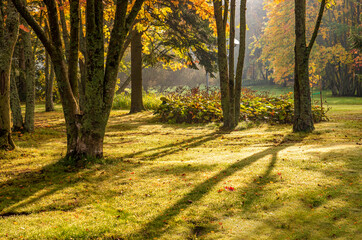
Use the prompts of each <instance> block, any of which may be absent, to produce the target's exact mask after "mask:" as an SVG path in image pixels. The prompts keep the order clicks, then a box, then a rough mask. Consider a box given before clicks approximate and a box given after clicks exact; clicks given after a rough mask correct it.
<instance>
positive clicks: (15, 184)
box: [0, 159, 138, 217]
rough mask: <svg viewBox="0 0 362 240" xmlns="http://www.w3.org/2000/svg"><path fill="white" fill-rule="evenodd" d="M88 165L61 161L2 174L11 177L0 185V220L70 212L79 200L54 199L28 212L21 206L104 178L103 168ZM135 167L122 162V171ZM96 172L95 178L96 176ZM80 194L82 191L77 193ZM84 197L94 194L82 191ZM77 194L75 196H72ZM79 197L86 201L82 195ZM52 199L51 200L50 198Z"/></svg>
mask: <svg viewBox="0 0 362 240" xmlns="http://www.w3.org/2000/svg"><path fill="white" fill-rule="evenodd" d="M93 164H94V163H89V164H88V165H87V166H86V167H74V166H69V165H66V163H65V162H64V160H63V159H61V160H59V161H57V162H54V163H50V164H48V165H46V166H44V167H42V168H39V169H32V170H30V169H27V170H24V171H22V172H19V173H11V172H7V173H6V175H9V174H10V175H14V176H10V177H8V178H9V179H8V180H7V181H4V182H1V183H0V217H11V216H18V215H30V214H32V213H39V212H48V211H64V212H66V211H72V210H74V209H75V208H77V207H80V206H81V205H82V201H78V200H80V199H76V198H67V199H55V201H53V202H49V203H47V204H45V205H42V206H41V207H40V208H38V207H35V208H33V207H32V210H29V211H24V210H22V209H23V208H24V207H25V208H26V207H28V206H31V205H32V204H34V203H36V202H38V201H41V200H44V199H47V198H48V197H50V196H52V195H54V194H56V193H57V192H59V191H62V190H64V189H68V188H72V187H75V186H76V185H77V184H79V183H82V182H83V181H84V178H87V179H88V180H89V179H90V180H91V181H98V180H102V178H103V177H104V176H103V175H102V172H104V170H103V168H104V167H105V166H106V165H97V167H95V166H93ZM137 167H138V166H135V165H133V164H129V163H126V162H125V163H122V168H123V169H124V170H125V171H130V170H134V169H135V168H137ZM97 172H98V173H101V174H98V175H99V176H96V175H97ZM89 176H96V177H89ZM81 191H82V193H83V190H81ZM84 193H85V194H86V195H90V194H96V193H95V192H88V190H84ZM76 195H78V194H76ZM83 195H84V194H80V195H79V196H80V197H82V198H84V200H85V201H87V200H86V198H87V197H86V196H83ZM53 200H54V199H53Z"/></svg>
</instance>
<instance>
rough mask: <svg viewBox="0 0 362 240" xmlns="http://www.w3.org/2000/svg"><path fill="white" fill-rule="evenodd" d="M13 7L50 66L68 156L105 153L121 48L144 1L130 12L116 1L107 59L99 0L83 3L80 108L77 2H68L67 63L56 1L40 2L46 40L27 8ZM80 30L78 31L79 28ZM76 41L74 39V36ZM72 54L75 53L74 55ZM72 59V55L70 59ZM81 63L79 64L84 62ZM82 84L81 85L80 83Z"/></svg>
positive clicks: (18, 4) (138, 0)
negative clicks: (44, 10)
mask: <svg viewBox="0 0 362 240" xmlns="http://www.w3.org/2000/svg"><path fill="white" fill-rule="evenodd" d="M12 2H13V3H14V4H15V5H16V8H17V10H18V11H19V12H20V13H21V15H22V16H23V17H24V18H25V19H26V21H27V22H28V24H29V25H31V27H32V28H33V30H34V32H35V33H36V34H37V36H38V37H39V39H40V40H41V41H42V43H43V45H44V46H45V48H46V50H47V52H48V53H49V55H50V57H51V59H52V62H53V64H54V72H55V76H56V80H57V83H58V88H59V93H60V95H61V100H62V106H63V112H64V117H65V122H66V129H67V157H72V158H74V159H75V160H79V159H82V158H84V157H85V156H87V157H88V156H90V157H96V158H99V157H102V156H103V139H104V133H105V128H106V125H107V121H108V118H109V115H110V111H111V107H112V103H113V97H114V91H115V86H116V81H117V73H118V66H119V62H120V60H121V57H122V55H121V50H122V47H123V44H124V41H125V38H126V36H127V35H128V32H129V28H130V27H131V26H132V23H133V21H134V19H135V18H136V16H137V14H138V12H139V10H140V9H141V7H142V4H143V2H144V1H143V0H136V1H135V2H134V4H133V5H132V8H131V10H130V11H127V10H128V9H129V8H128V5H129V2H128V1H123V0H117V1H116V4H117V7H116V11H115V19H114V24H113V29H112V31H111V35H110V40H109V46H108V53H107V60H106V63H105V54H104V39H103V38H104V35H103V34H104V32H103V19H104V18H103V4H104V3H103V1H102V0H87V2H86V50H85V51H86V56H85V59H86V62H85V67H84V68H82V70H86V77H85V78H84V79H82V81H83V80H85V82H84V83H82V84H84V89H82V90H81V91H84V107H83V109H82V111H80V108H79V104H78V101H77V91H76V86H75V84H76V83H77V82H78V79H77V74H75V73H77V71H78V70H77V66H78V54H76V53H77V52H79V50H78V48H79V45H78V43H77V42H78V40H79V35H78V34H79V32H77V31H79V29H80V28H79V12H80V9H79V0H70V1H69V3H70V14H69V16H70V18H71V19H70V22H71V27H70V28H71V30H70V32H71V34H70V44H69V61H68V62H66V60H65V56H64V55H65V54H64V52H63V49H64V47H63V43H62V38H61V31H60V28H59V18H58V16H57V15H58V9H57V4H56V1H55V0H47V1H44V3H45V5H46V7H47V12H48V22H49V29H50V35H51V38H48V37H47V35H46V34H45V32H44V31H43V29H42V28H41V26H40V25H39V24H38V23H37V22H36V21H35V19H34V18H33V17H32V16H31V14H30V13H29V12H28V10H27V9H26V7H25V6H24V5H23V4H22V3H21V0H12ZM77 29H78V30H77ZM77 39H78V40H77ZM72 56H73V57H72ZM72 58H73V59H72ZM82 67H83V66H82ZM82 87H83V86H82Z"/></svg>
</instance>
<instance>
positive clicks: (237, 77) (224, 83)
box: [213, 0, 246, 130]
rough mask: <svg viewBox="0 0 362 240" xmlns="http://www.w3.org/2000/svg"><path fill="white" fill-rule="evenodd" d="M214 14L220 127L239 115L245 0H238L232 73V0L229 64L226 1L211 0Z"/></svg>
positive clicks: (231, 124) (229, 126) (228, 127)
mask: <svg viewBox="0 0 362 240" xmlns="http://www.w3.org/2000/svg"><path fill="white" fill-rule="evenodd" d="M213 3H214V14H215V19H216V27H217V43H218V68H219V76H220V91H221V107H222V110H223V127H222V128H223V129H225V130H232V129H234V128H235V127H236V126H237V124H238V122H239V118H240V97H241V84H242V75H243V66H244V57H245V31H246V22H245V10H246V0H241V1H240V26H241V29H240V48H239V54H238V62H237V66H236V74H234V64H235V63H234V38H235V8H236V7H235V1H234V0H232V1H231V15H230V29H231V31H230V40H229V41H230V43H229V46H230V48H229V56H230V58H229V64H228V56H227V50H226V25H227V19H228V8H229V7H228V1H224V5H223V4H222V1H218V0H214V1H213Z"/></svg>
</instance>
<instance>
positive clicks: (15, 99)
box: [10, 71, 23, 131]
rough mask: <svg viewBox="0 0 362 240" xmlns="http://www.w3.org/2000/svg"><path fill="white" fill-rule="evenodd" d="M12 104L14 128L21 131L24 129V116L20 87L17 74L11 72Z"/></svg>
mask: <svg viewBox="0 0 362 240" xmlns="http://www.w3.org/2000/svg"><path fill="white" fill-rule="evenodd" d="M12 72H14V71H12ZM10 106H11V116H12V120H13V130H14V131H21V130H23V116H22V115H21V105H20V99H19V93H18V88H17V86H16V79H15V74H11V79H10Z"/></svg>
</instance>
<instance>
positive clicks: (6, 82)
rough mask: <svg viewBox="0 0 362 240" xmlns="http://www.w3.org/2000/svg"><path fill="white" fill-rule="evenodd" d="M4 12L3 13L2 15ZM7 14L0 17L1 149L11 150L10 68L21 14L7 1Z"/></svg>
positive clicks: (12, 145)
mask: <svg viewBox="0 0 362 240" xmlns="http://www.w3.org/2000/svg"><path fill="white" fill-rule="evenodd" d="M2 14H3V13H1V15H2ZM5 14H6V15H7V16H6V18H5V16H4V17H3V15H2V16H1V19H0V49H1V51H0V149H7V150H11V149H14V148H15V144H14V142H13V140H12V138H11V113H10V69H11V63H12V56H13V52H14V47H15V44H16V40H17V38H18V30H19V15H18V13H17V12H16V10H15V8H14V6H13V4H12V3H11V2H7V4H6V13H5Z"/></svg>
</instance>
